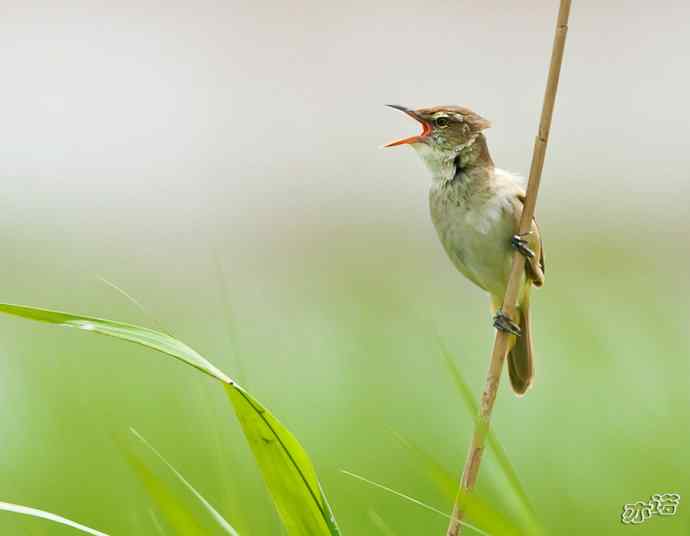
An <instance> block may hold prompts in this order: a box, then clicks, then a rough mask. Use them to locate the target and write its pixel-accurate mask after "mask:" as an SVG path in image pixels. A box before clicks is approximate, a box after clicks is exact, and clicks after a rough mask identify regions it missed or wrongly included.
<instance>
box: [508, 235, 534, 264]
mask: <svg viewBox="0 0 690 536" xmlns="http://www.w3.org/2000/svg"><path fill="white" fill-rule="evenodd" d="M531 234H532V232H531V231H530V232H529V233H524V234H516V235H513V236H512V238H511V239H510V245H511V246H513V247H514V248H515V249H517V250H518V251H519V252H520V253H522V254H523V255H524V256H525V257H527V258H528V259H532V258H534V251H532V250H531V249H530V248H529V246H528V242H527V240H525V239H524V238H523V237H525V236H529V235H531Z"/></svg>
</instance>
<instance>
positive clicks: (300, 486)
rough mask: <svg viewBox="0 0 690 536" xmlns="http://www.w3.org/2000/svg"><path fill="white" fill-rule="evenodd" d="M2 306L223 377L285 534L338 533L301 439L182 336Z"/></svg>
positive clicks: (314, 535) (322, 535) (318, 535)
mask: <svg viewBox="0 0 690 536" xmlns="http://www.w3.org/2000/svg"><path fill="white" fill-rule="evenodd" d="M0 312H4V313H7V314H11V315H14V316H19V317H22V318H28V319H31V320H37V321H39V322H47V323H49V324H58V325H61V326H67V327H75V328H79V329H83V330H86V331H91V332H94V333H100V334H102V335H108V336H110V337H115V338H118V339H124V340H127V341H130V342H134V343H136V344H140V345H142V346H146V347H148V348H152V349H154V350H158V351H159V352H162V353H164V354H167V355H170V356H172V357H174V358H176V359H178V360H180V361H182V362H183V363H186V364H187V365H190V366H192V367H194V368H196V369H197V370H200V371H201V372H204V373H205V374H208V375H209V376H211V377H213V378H215V379H217V380H219V381H221V382H222V383H223V384H224V387H225V389H226V391H227V393H228V396H229V398H230V401H231V403H232V405H233V407H234V409H235V413H236V414H237V417H238V418H239V420H240V422H241V424H242V429H243V430H244V434H245V436H246V438H247V441H248V442H249V445H250V447H251V449H252V452H253V453H254V457H255V458H256V461H257V463H258V465H259V468H260V469H261V472H262V474H263V477H264V480H265V482H266V486H267V488H268V491H269V493H270V494H271V497H272V498H273V502H274V504H275V506H276V509H277V510H278V514H279V516H280V519H281V521H282V522H283V524H284V525H285V528H286V529H287V533H288V535H289V536H336V535H340V531H339V529H338V526H337V524H336V521H335V518H334V517H333V513H332V511H331V508H330V506H329V504H328V502H327V501H326V497H325V495H324V493H323V491H322V489H321V485H320V484H319V481H318V478H317V476H316V471H315V470H314V466H313V464H312V462H311V460H310V459H309V456H308V455H307V453H306V451H305V450H304V448H303V447H302V445H300V443H299V442H298V441H297V439H296V438H295V437H294V436H293V435H292V434H291V433H290V431H289V430H288V429H287V428H285V426H283V425H282V424H281V423H280V421H278V419H276V417H275V416H273V414H272V413H270V412H269V411H268V410H267V409H266V408H265V407H264V406H263V405H261V404H260V403H259V402H258V401H257V400H256V399H254V398H253V397H252V396H251V395H250V394H249V393H248V392H247V391H246V390H245V389H243V388H242V387H241V386H239V385H238V384H237V383H235V382H234V381H233V380H232V379H231V378H230V377H229V376H227V375H226V374H225V373H223V372H221V371H220V370H219V369H217V368H216V367H215V366H213V365H212V364H211V363H210V362H209V361H208V360H207V359H206V358H204V357H203V356H201V355H200V354H198V353H197V352H196V351H194V350H193V349H192V348H190V347H189V346H187V345H186V344H184V343H183V342H181V341H179V340H177V339H175V338H174V337H171V336H170V335H166V334H165V333H162V332H159V331H155V330H152V329H149V328H143V327H139V326H134V325H132V324H125V323H122V322H114V321H112V320H105V319H102V318H95V317H90V316H82V315H73V314H70V313H62V312H58V311H50V310H47V309H38V308H35V307H26V306H21V305H12V304H6V303H0ZM151 485H155V483H153V482H151Z"/></svg>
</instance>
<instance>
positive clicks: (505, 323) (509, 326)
mask: <svg viewBox="0 0 690 536" xmlns="http://www.w3.org/2000/svg"><path fill="white" fill-rule="evenodd" d="M494 327H495V328H496V329H498V330H500V331H505V332H507V333H511V334H513V335H515V336H516V337H519V336H520V335H522V330H521V329H520V326H518V325H517V324H516V323H515V322H513V321H512V320H511V319H510V317H509V316H508V315H507V314H505V313H504V312H503V311H501V310H500V309H499V311H498V312H497V313H496V316H494Z"/></svg>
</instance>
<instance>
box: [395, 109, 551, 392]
mask: <svg viewBox="0 0 690 536" xmlns="http://www.w3.org/2000/svg"><path fill="white" fill-rule="evenodd" d="M388 106H390V107H391V108H395V109H397V110H400V111H402V112H405V113H406V114H407V115H409V116H410V117H412V118H413V119H415V120H417V121H418V122H419V123H421V125H422V132H421V133H420V134H419V135H417V136H412V137H409V138H405V139H402V140H398V141H394V142H391V143H389V144H387V145H386V147H394V146H397V145H410V146H411V147H412V148H413V149H414V150H415V151H416V152H417V154H418V155H419V156H420V157H421V159H422V161H423V162H424V164H426V167H427V168H428V169H429V171H430V172H431V177H432V182H431V189H430V191H429V207H430V209H431V219H432V221H433V223H434V226H435V227H436V231H437V233H438V237H439V239H440V240H441V244H443V248H444V249H445V251H446V253H447V254H448V256H449V257H450V259H451V261H452V262H453V264H454V265H455V267H456V268H457V269H458V270H459V271H460V272H461V273H462V274H463V275H465V277H467V278H468V279H469V280H470V281H472V282H473V283H475V284H476V285H478V286H479V287H481V288H482V289H484V290H485V291H487V292H488V293H489V295H490V297H491V307H492V312H493V314H494V317H493V325H494V327H496V329H500V330H502V331H507V332H509V333H510V334H511V345H510V351H509V354H508V375H509V377H510V383H511V385H512V387H513V390H514V391H515V393H517V394H518V395H523V394H524V393H525V392H527V390H528V389H529V387H530V386H531V384H532V381H533V378H534V364H533V361H534V359H533V354H532V333H531V327H530V311H529V307H530V303H529V294H530V288H531V286H532V285H534V286H537V287H540V286H542V285H543V284H544V255H543V250H542V243H541V238H540V236H539V229H538V227H537V224H536V223H535V222H534V221H532V227H531V230H530V232H529V233H527V234H526V235H518V234H515V233H517V232H518V231H517V229H518V228H519V222H520V216H521V214H522V207H523V204H524V200H525V185H524V180H523V179H522V178H521V177H519V176H517V175H514V174H512V173H509V172H507V171H503V170H501V169H498V168H496V167H495V166H494V163H493V160H492V159H491V155H490V154H489V148H488V146H487V143H486V137H485V136H484V133H483V132H484V130H485V129H487V128H489V127H490V126H491V124H490V123H489V121H487V120H486V119H484V118H483V117H481V116H480V115H478V114H476V113H475V112H473V111H472V110H469V109H468V108H462V107H459V106H437V107H434V108H422V109H418V110H410V109H408V108H405V107H404V106H398V105H388ZM513 248H515V249H517V250H518V251H520V252H521V253H522V255H523V256H524V257H525V276H524V279H523V281H522V282H521V286H520V293H519V298H518V307H517V318H515V319H514V320H515V321H513V320H511V319H510V318H508V316H507V315H506V314H504V313H503V312H502V310H501V307H502V305H503V297H504V296H505V292H506V286H507V285H508V277H509V274H510V271H511V266H512V258H513V255H512V253H513Z"/></svg>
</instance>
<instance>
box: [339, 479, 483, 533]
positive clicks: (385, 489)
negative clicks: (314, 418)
mask: <svg viewBox="0 0 690 536" xmlns="http://www.w3.org/2000/svg"><path fill="white" fill-rule="evenodd" d="M340 472H341V473H343V474H345V475H347V476H350V477H352V478H355V479H357V480H361V481H362V482H366V483H367V484H369V485H370V486H374V487H375V488H378V489H381V490H383V491H387V492H388V493H392V494H393V495H395V496H397V497H400V498H401V499H405V500H406V501H409V502H411V503H412V504H416V505H417V506H421V507H422V508H424V509H425V510H429V511H430V512H433V513H435V514H438V515H440V516H441V517H443V518H445V519H450V516H449V515H448V514H446V513H445V512H442V511H441V510H439V509H438V508H434V507H433V506H430V505H428V504H426V503H424V502H422V501H420V500H419V499H415V498H414V497H410V496H409V495H405V494H404V493H401V492H399V491H396V490H394V489H393V488H389V487H388V486H384V485H383V484H379V483H378V482H374V481H373V480H369V479H368V478H365V477H363V476H361V475H358V474H356V473H352V472H350V471H346V470H345V469H341V470H340ZM462 525H463V526H465V527H467V528H469V529H472V530H474V531H475V532H478V533H479V534H484V536H491V535H490V534H489V533H488V532H484V531H483V530H482V529H480V528H478V527H475V526H474V525H470V524H469V523H466V522H464V521H462Z"/></svg>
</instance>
